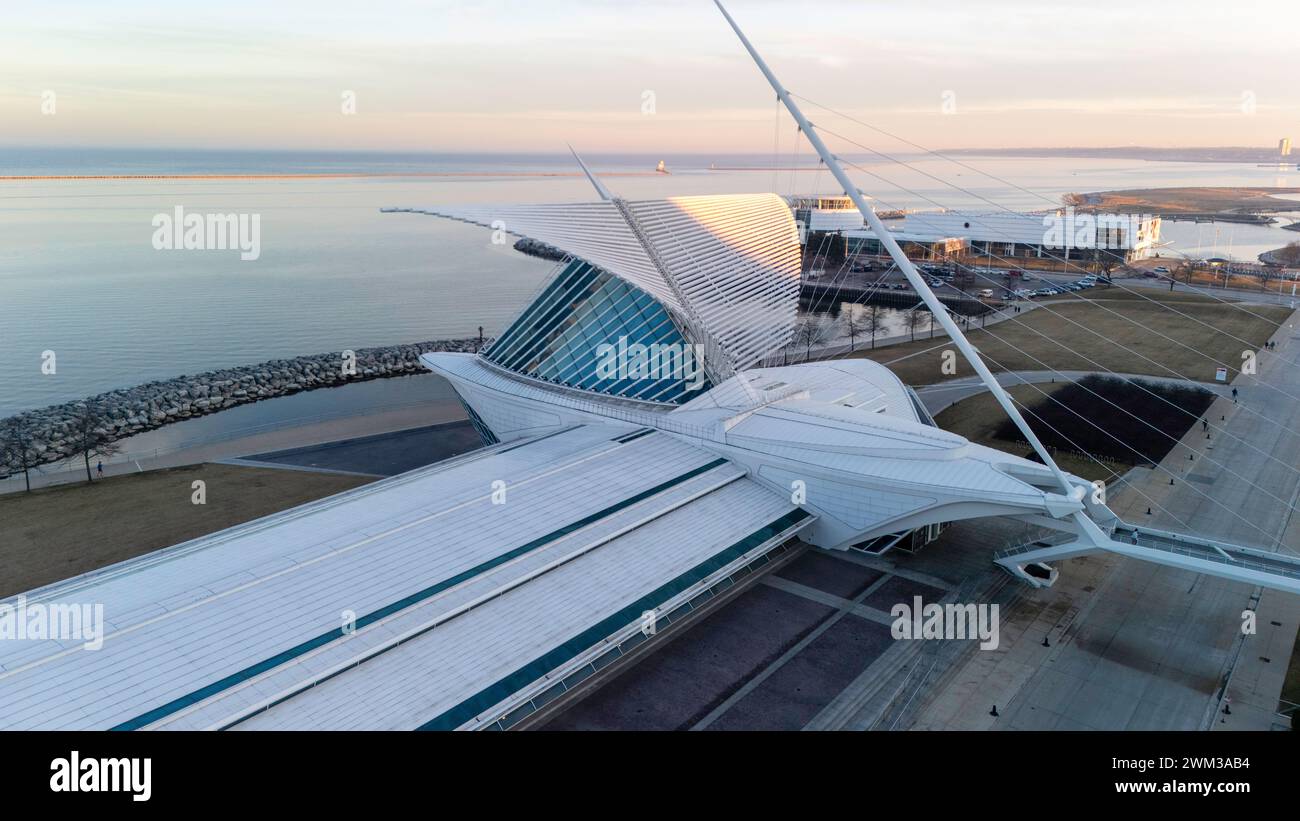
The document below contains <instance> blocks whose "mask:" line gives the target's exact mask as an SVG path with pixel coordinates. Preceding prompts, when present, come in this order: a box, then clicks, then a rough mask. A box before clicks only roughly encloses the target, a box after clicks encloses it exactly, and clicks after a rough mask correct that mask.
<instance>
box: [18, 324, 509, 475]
mask: <svg viewBox="0 0 1300 821" xmlns="http://www.w3.org/2000/svg"><path fill="white" fill-rule="evenodd" d="M485 343H486V340H485V341H484V344H485ZM479 345H480V341H479V340H478V339H477V338H471V339H442V340H436V341H432V342H417V343H414V344H410V345H391V346H387V347H382V348H363V349H360V350H357V351H354V352H352V353H354V354H355V363H353V361H352V358H351V357H347V358H345V354H346V353H347V352H345V351H336V352H333V353H322V354H314V355H311V356H299V357H294V358H292V359H272V360H270V361H269V362H262V363H260V364H257V365H247V366H242V367H236V368H222V369H221V370H216V371H208V372H206V373H200V374H195V375H193V376H177V377H175V378H172V379H164V380H162V381H158V382H148V383H146V384H143V385H137V386H135V387H133V388H122V389H119V390H114V391H109V392H107V393H101V394H99V395H98V396H92V397H90V398H89V399H83V400H80V401H77V402H65V403H63V404H61V405H51V406H50V407H47V408H40V409H38V410H32V411H26V412H24V413H20V414H18V415H17V416H11V417H9V418H7V419H3V420H0V426H4V425H8V424H14V423H16V424H18V425H21V426H23V428H24V429H25V430H26V431H27V435H28V436H29V437H30V439H31V440H32V443H33V449H34V450H35V451H36V452H37V453H38V454H39V457H38V461H39V463H40V464H48V463H51V462H58V461H61V460H63V459H67V458H69V457H72V456H79V455H80V454H78V453H77V452H76V450H75V447H76V445H75V443H74V441H73V431H74V430H75V426H76V422H75V420H76V419H77V418H78V417H79V415H80V413H81V407H82V406H87V407H89V409H90V410H91V412H92V413H93V414H94V415H95V417H96V418H97V419H99V420H100V427H99V428H97V429H96V432H97V433H99V434H100V435H101V436H103V435H107V437H108V438H109V439H110V440H117V439H122V438H124V437H127V436H132V435H134V434H137V433H142V432H144V431H148V430H154V429H155V428H160V427H162V426H163V425H167V424H170V423H172V422H179V421H181V420H182V419H191V418H193V417H196V416H204V415H206V414H209V413H216V412H217V411H220V410H225V409H226V408H233V407H235V406H236V405H246V404H248V403H250V402H258V401H260V400H263V399H272V398H274V397H277V396H288V395H289V394H293V393H299V392H300V391H309V390H315V389H317V388H328V387H334V386H336V385H343V384H346V383H349V382H363V381H366V380H370V379H384V378H387V377H393V376H405V375H408V374H417V373H427V370H426V369H425V368H424V366H423V365H421V364H420V361H419V360H420V354H422V353H426V352H428V351H453V352H463V353H473V352H474V351H476V350H478V348H479ZM18 469H19V464H18V460H17V459H9V460H6V459H5V458H4V457H3V455H0V478H3V477H4V476H5V475H6V474H9V473H12V472H17V470H18Z"/></svg>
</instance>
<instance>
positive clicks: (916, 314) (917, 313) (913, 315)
mask: <svg viewBox="0 0 1300 821" xmlns="http://www.w3.org/2000/svg"><path fill="white" fill-rule="evenodd" d="M929 316H930V312H929V311H927V310H926V309H924V308H922V307H921V306H920V305H917V306H916V307H914V308H913V309H912V310H910V311H908V312H907V330H909V331H910V332H911V333H912V341H913V342H915V341H916V329H917V328H919V327H921V326H922V325H924V324H925V320H926V317H929ZM930 321H931V322H933V321H934V320H933V318H931V320H930Z"/></svg>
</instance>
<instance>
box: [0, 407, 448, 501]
mask: <svg viewBox="0 0 1300 821" xmlns="http://www.w3.org/2000/svg"><path fill="white" fill-rule="evenodd" d="M326 390H328V389H326ZM464 418H465V411H464V409H463V408H462V407H461V406H460V404H459V403H458V402H455V401H434V402H429V403H426V404H421V405H414V406H410V407H403V408H399V409H396V410H388V411H381V412H378V413H368V414H362V415H358V416H348V417H343V418H339V419H329V420H324V421H315V422H308V423H304V424H301V425H286V426H285V427H280V428H276V429H274V430H261V431H258V432H254V433H251V434H249V435H246V436H235V437H231V438H228V439H222V440H221V441H217V442H212V443H208V444H202V445H195V446H193V447H185V448H180V449H177V450H173V451H165V452H158V451H151V452H147V453H131V452H129V451H127V452H124V453H122V454H119V455H117V456H114V457H112V458H111V459H105V460H104V474H105V475H106V476H116V475H119V474H123V473H136V472H141V471H146V470H157V469H158V468H168V467H179V466H181V465H193V464H199V463H202V462H219V461H223V460H229V459H236V458H239V457H243V456H249V455H251V454H261V453H267V452H272V451H281V450H288V449H291V448H302V447H307V446H310V445H319V444H322V443H326V442H337V441H340V440H344V439H354V438H357V437H360V436H368V435H372V434H379V433H391V432H393V431H399V430H409V429H411V428H419V427H425V426H428V425H434V424H439V423H443V422H455V421H459V420H462V419H464ZM125 444H126V446H127V447H129V446H130V440H129V439H128V440H125ZM94 464H95V461H94V460H91V466H92V468H93V466H94ZM31 478H32V487H33V488H39V487H49V486H51V485H60V484H74V483H76V482H84V481H86V470H85V466H84V465H83V464H82V463H80V462H77V461H75V460H74V461H73V463H72V464H69V463H67V462H61V463H58V464H55V465H47V466H45V467H44V468H43V469H42V470H39V471H33V472H32V477H31ZM23 487H24V485H23V477H22V474H18V475H17V476H12V477H10V478H8V479H3V480H0V493H13V492H16V491H21V490H22V489H23Z"/></svg>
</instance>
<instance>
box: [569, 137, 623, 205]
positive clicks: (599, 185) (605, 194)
mask: <svg viewBox="0 0 1300 821" xmlns="http://www.w3.org/2000/svg"><path fill="white" fill-rule="evenodd" d="M569 153H570V154H572V155H573V158H574V159H575V160H577V161H578V165H579V166H580V167H581V168H582V173H584V174H586V175H587V179H588V180H590V181H591V184H592V185H593V186H595V187H596V193H597V194H600V198H601V199H602V200H612V199H614V195H613V194H611V193H610V192H609V189H608V188H606V187H605V184H604V183H603V182H601V181H600V180H598V179H596V175H595V174H593V173H591V169H590V168H588V167H587V164H586V163H585V162H583V161H582V157H579V156H578V152H577V151H574V150H573V146H569Z"/></svg>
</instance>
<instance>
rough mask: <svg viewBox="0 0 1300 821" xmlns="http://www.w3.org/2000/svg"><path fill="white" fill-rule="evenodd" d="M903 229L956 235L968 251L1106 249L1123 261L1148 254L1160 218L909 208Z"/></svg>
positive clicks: (1087, 253)
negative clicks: (964, 243)
mask: <svg viewBox="0 0 1300 821" xmlns="http://www.w3.org/2000/svg"><path fill="white" fill-rule="evenodd" d="M904 230H905V231H906V233H907V234H908V235H909V236H911V237H913V238H915V239H916V240H918V241H924V240H926V239H927V238H928V239H929V240H930V241H938V240H940V239H943V240H944V241H945V242H946V241H947V239H948V238H952V237H961V238H964V240H965V241H966V242H967V243H968V244H969V253H971V254H973V255H975V256H991V257H996V258H1008V259H1010V258H1016V257H1021V258H1026V257H1037V258H1043V257H1047V258H1058V259H1066V260H1069V259H1094V258H1096V257H1098V256H1101V255H1103V254H1105V253H1106V252H1109V253H1110V254H1111V255H1113V256H1117V257H1121V256H1122V257H1123V259H1124V260H1125V261H1126V262H1128V261H1132V260H1135V259H1145V258H1147V257H1149V256H1151V255H1152V253H1153V252H1154V250H1155V248H1156V247H1157V246H1158V245H1159V242H1160V218H1159V217H1153V216H1148V215H1141V214H1106V213H1093V212H1088V211H1078V212H1076V211H1075V210H1074V209H1073V208H1063V209H1058V210H1056V211H1050V212H1047V213H1039V214H1019V213H1010V212H1000V213H975V212H963V211H941V212H924V213H917V214H909V215H908V216H907V221H906V224H905V225H904Z"/></svg>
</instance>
